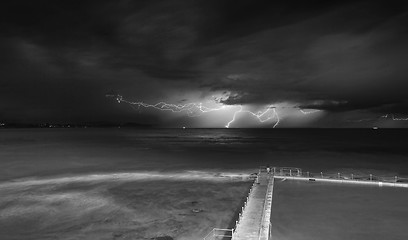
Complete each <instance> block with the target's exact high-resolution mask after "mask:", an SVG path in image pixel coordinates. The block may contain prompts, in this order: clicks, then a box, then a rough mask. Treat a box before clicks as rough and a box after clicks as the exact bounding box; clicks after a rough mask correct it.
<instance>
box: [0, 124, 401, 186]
mask: <svg viewBox="0 0 408 240" xmlns="http://www.w3.org/2000/svg"><path fill="white" fill-rule="evenodd" d="M407 142H408V131H407V130H404V129H380V130H371V129H186V130H182V129H154V130H150V129H149V130H139V129H19V130H8V129H4V130H1V131H0V180H8V179H14V178H20V177H30V176H45V175H57V174H71V173H80V172H115V171H133V170H155V171H181V170H186V169H187V170H202V169H209V170H211V169H213V170H222V171H223V170H227V171H234V170H244V171H251V170H254V169H255V170H256V169H257V168H258V166H260V165H267V164H269V165H277V166H293V167H301V168H304V169H305V170H309V171H317V172H320V171H331V170H333V171H334V170H336V171H337V170H339V169H340V170H347V169H360V170H375V171H383V172H384V173H388V174H399V175H408V160H407V156H408V147H407Z"/></svg>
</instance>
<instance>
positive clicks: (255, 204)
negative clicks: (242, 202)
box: [232, 172, 273, 240]
mask: <svg viewBox="0 0 408 240" xmlns="http://www.w3.org/2000/svg"><path fill="white" fill-rule="evenodd" d="M268 183H269V184H268ZM268 187H269V189H268ZM272 189H273V177H272V175H271V174H267V173H266V172H261V173H260V174H259V184H255V185H254V187H253V189H252V192H251V194H250V195H249V199H248V202H247V206H246V207H245V209H244V211H243V214H242V217H241V220H240V221H239V222H238V224H237V227H236V230H235V232H234V234H233V238H232V239H233V240H259V239H268V238H263V237H262V238H260V237H261V235H265V234H264V233H265V231H267V232H269V221H270V216H271V215H270V214H271V213H270V211H271V205H272V195H271V194H272ZM265 201H266V205H265ZM265 213H267V214H265ZM265 222H267V223H268V224H267V225H268V226H265ZM265 228H267V229H265Z"/></svg>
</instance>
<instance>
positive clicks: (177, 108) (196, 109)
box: [106, 93, 321, 128]
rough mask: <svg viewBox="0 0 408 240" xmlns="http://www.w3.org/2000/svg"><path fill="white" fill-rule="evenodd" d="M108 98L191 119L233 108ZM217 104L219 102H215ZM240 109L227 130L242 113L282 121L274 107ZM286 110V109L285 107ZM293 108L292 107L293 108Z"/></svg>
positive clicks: (133, 106)
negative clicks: (254, 110)
mask: <svg viewBox="0 0 408 240" xmlns="http://www.w3.org/2000/svg"><path fill="white" fill-rule="evenodd" d="M106 97H111V98H114V99H115V100H116V101H117V102H118V103H127V104H129V105H130V106H131V107H132V108H135V107H138V108H140V107H143V108H153V109H157V110H160V111H170V112H173V113H180V112H186V113H187V115H188V116H189V117H197V116H200V115H201V114H204V113H209V112H213V111H220V110H224V109H226V108H231V107H233V106H230V105H223V106H221V107H217V108H210V107H206V106H204V105H203V104H202V103H201V102H200V103H194V102H193V103H187V104H170V103H166V102H158V103H155V104H148V103H144V102H132V101H128V100H126V99H124V98H123V97H122V96H121V95H116V94H112V93H110V94H106ZM215 102H217V101H215ZM238 107H239V109H238V110H237V111H235V112H234V114H233V116H232V119H231V120H230V121H229V122H227V124H226V125H225V127H226V128H229V127H230V126H231V124H232V123H233V122H234V121H235V120H236V118H237V115H238V114H240V113H246V114H249V115H251V116H253V117H255V118H256V119H257V120H258V121H259V122H260V123H264V122H267V121H270V120H272V119H275V120H276V122H275V123H274V124H273V128H276V127H277V126H278V125H279V123H280V121H281V118H280V117H279V114H278V112H277V110H276V107H275V106H273V105H269V106H267V107H266V108H265V110H263V111H258V112H256V113H255V112H252V111H249V110H244V108H243V107H242V105H238ZM283 108H285V107H283ZM291 108H292V107H291ZM295 108H297V109H298V110H299V111H300V112H301V113H303V114H305V115H306V114H312V113H316V112H319V111H321V110H318V109H314V110H310V111H306V110H304V109H301V108H299V107H295Z"/></svg>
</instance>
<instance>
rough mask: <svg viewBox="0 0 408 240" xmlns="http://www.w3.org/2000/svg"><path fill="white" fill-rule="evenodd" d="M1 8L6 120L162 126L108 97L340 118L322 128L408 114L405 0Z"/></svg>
mask: <svg viewBox="0 0 408 240" xmlns="http://www.w3.org/2000/svg"><path fill="white" fill-rule="evenodd" d="M0 12H1V14H0V18H1V22H0V27H1V35H0V51H1V55H0V119H2V120H3V121H34V122H35V121H39V122H41V121H66V122H67V121H71V122H72V121H73V122H84V121H88V122H89V121H124V122H126V121H136V122H160V119H159V117H158V116H149V115H147V114H135V113H134V111H133V110H132V109H131V108H128V107H127V106H124V105H118V104H116V103H115V102H113V101H111V100H110V99H106V98H105V97H104V94H105V93H106V92H108V91H110V90H115V91H118V92H120V93H121V94H122V95H124V96H127V97H128V98H131V99H132V98H133V99H134V100H140V101H146V102H149V101H150V102H154V101H157V100H163V99H164V100H167V99H170V100H173V101H174V100H176V99H177V98H176V97H174V95H177V94H180V95H182V94H185V93H189V92H194V93H199V94H198V95H197V98H199V97H200V96H205V95H211V93H212V92H214V91H219V92H223V91H224V92H228V93H229V95H228V96H227V97H225V98H223V99H222V100H221V102H222V103H224V104H228V105H235V104H260V105H262V104H269V103H274V102H291V103H294V104H296V105H297V106H299V107H301V108H313V109H322V110H327V111H328V113H331V114H329V117H327V119H325V120H322V121H321V122H320V123H319V124H322V125H321V126H347V125H344V124H346V122H347V121H345V120H347V119H350V118H351V119H352V118H356V119H357V118H358V117H361V116H366V117H367V116H368V117H369V118H375V117H376V116H380V115H381V114H385V113H394V114H400V115H401V116H404V115H405V114H407V113H408V95H407V94H406V89H407V87H408V86H407V85H408V82H407V77H408V67H407V62H408V31H407V29H408V4H407V3H406V1H302V3H300V4H299V3H296V2H295V1H280V2H278V1H239V0H238V1H204V0H203V1H187V0H186V1H128V0H119V1H80V2H76V1H9V2H8V3H2V7H1V10H0ZM190 97H191V95H190ZM182 99H183V98H180V99H179V100H180V101H181V100H182ZM190 100H191V101H193V100H196V99H187V101H190ZM339 116H342V117H339ZM345 116H347V117H345ZM339 119H340V120H339ZM340 122H342V123H340ZM355 122H356V121H355ZM164 125H165V124H164Z"/></svg>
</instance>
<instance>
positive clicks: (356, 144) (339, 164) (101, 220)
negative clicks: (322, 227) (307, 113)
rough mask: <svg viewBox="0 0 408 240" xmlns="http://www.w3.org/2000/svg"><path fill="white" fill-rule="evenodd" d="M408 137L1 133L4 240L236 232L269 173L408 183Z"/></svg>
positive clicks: (389, 133)
mask: <svg viewBox="0 0 408 240" xmlns="http://www.w3.org/2000/svg"><path fill="white" fill-rule="evenodd" d="M407 140H408V131H407V130H405V129H379V130H372V129H132V128H121V129H117V128H111V129H97V128H87V129H1V130H0V239H181V240H184V239H202V237H203V236H205V234H206V233H207V232H209V231H210V230H211V229H212V228H213V227H220V228H226V227H231V226H232V225H233V222H234V221H235V220H234V219H235V218H236V215H237V213H238V212H239V209H240V206H241V204H242V201H243V199H244V198H245V197H246V194H247V191H248V190H249V187H250V185H251V182H250V180H249V179H248V178H247V176H248V174H251V173H255V172H257V170H258V168H259V166H265V165H270V166H283V167H299V168H302V169H303V171H304V172H305V171H310V172H324V173H337V172H341V173H353V172H354V173H364V174H368V173H373V174H375V175H378V176H391V177H393V176H399V177H407V176H408V160H407V156H408V148H407V144H406V143H407V142H408V141H407ZM282 185H284V184H282ZM288 189H291V188H290V187H289V188H288ZM305 189H306V188H305ZM333 189H335V188H333ZM400 191H403V190H400ZM404 191H406V190H404ZM345 194H346V198H347V193H345ZM371 194H372V193H371ZM398 194H399V195H398V196H399V197H401V196H400V195H401V193H398ZM404 194H405V195H404ZM281 196H285V194H284V193H282V194H281ZM352 196H354V195H353V193H350V198H352ZM404 196H405V197H406V199H407V200H408V194H407V193H402V197H404ZM323 199H324V198H323ZM390 199H392V194H391V196H390ZM281 201H283V202H284V201H285V200H281ZM384 201H385V202H387V200H386V198H385V200H384ZM390 201H391V200H390ZM277 202H280V201H278V200H277ZM376 204H377V203H376ZM299 206H301V205H299ZM373 206H374V205H373ZM376 206H377V205H376ZM384 206H386V204H384ZM275 207H278V205H277V206H275V205H274V208H275ZM282 208H288V206H287V205H284V206H282ZM350 208H355V209H354V210H355V211H357V212H358V210H359V206H358V205H352V206H350ZM280 210H282V211H284V209H280ZM368 212H369V211H365V212H364V214H366V215H367V214H368ZM340 214H341V213H340ZM272 217H274V216H272ZM365 217H367V218H370V216H369V215H368V216H365ZM391 217H392V216H391ZM406 217H408V216H406ZM391 220H392V219H391ZM315 221H316V222H319V221H317V220H315ZM322 224H323V223H322ZM336 224H338V222H336ZM293 226H295V225H293ZM345 226H347V225H346V224H345V225H344V227H345ZM337 227H338V228H341V227H342V226H341V225H340V226H337ZM333 228H336V226H333ZM303 230H304V229H297V230H296V231H300V232H298V233H297V234H300V235H301V234H302V233H301V231H303ZM281 233H282V234H283V233H285V231H278V234H281ZM282 234H281V235H282ZM294 234H295V235H296V233H294ZM283 235H284V234H283ZM322 235H324V234H322ZM361 236H363V237H361V238H354V239H369V238H364V234H363V235H361ZM323 237H324V236H323ZM282 239H284V238H283V237H282ZM322 239H323V238H322ZM324 239H330V238H327V236H326V238H324ZM394 239H397V238H394Z"/></svg>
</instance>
